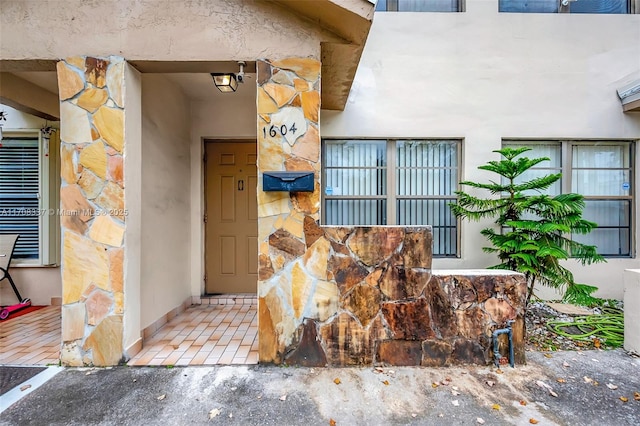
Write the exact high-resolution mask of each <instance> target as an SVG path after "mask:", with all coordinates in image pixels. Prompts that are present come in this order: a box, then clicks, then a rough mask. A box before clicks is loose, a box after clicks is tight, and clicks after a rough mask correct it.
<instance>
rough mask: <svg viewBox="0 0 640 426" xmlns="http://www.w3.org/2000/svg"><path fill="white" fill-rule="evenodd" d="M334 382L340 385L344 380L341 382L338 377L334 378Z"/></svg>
mask: <svg viewBox="0 0 640 426" xmlns="http://www.w3.org/2000/svg"><path fill="white" fill-rule="evenodd" d="M333 383H335V384H336V385H339V384H340V383H342V382H340V379H338V378H337V377H336V378H335V379H333Z"/></svg>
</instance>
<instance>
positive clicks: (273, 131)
mask: <svg viewBox="0 0 640 426" xmlns="http://www.w3.org/2000/svg"><path fill="white" fill-rule="evenodd" d="M297 130H298V129H297V128H296V123H293V124H292V125H291V127H289V128H287V125H286V124H283V125H282V126H279V127H278V126H276V125H275V124H272V125H271V127H269V129H267V126H265V127H263V128H262V133H263V134H264V137H265V138H266V137H267V135H269V136H271V137H272V138H275V137H276V136H277V135H278V134H281V135H282V136H284V135H286V134H287V132H291V133H293V134H294V135H295V134H296V131H297Z"/></svg>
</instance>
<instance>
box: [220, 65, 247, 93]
mask: <svg viewBox="0 0 640 426" xmlns="http://www.w3.org/2000/svg"><path fill="white" fill-rule="evenodd" d="M238 65H239V66H240V71H239V72H238V74H233V73H213V72H212V73H211V77H212V78H213V82H214V84H215V85H216V87H217V88H218V90H219V91H221V92H222V93H229V92H235V91H236V90H237V89H238V83H243V82H244V66H245V65H246V63H245V62H244V61H239V62H238Z"/></svg>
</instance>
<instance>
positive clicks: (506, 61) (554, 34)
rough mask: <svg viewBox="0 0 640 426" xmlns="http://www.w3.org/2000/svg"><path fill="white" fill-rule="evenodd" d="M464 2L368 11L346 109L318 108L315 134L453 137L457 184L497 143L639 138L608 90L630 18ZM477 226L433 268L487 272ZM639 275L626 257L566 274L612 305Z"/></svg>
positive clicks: (638, 48) (617, 78)
mask: <svg viewBox="0 0 640 426" xmlns="http://www.w3.org/2000/svg"><path fill="white" fill-rule="evenodd" d="M467 3H468V4H467V12H465V13H436V14H430V13H377V14H376V16H375V18H374V23H373V26H372V28H371V32H370V34H369V39H368V41H367V45H366V46H365V50H364V53H363V56H362V61H361V63H360V67H359V69H358V73H357V75H356V79H355V82H354V85H353V89H352V91H351V94H350V98H349V101H348V102H347V106H346V108H345V111H344V112H335V111H322V136H323V137H372V138H376V137H415V138H437V137H445V138H460V139H463V144H462V145H463V169H462V176H461V177H462V178H463V179H466V180H480V179H484V178H486V177H487V175H486V174H483V173H481V172H479V171H478V170H477V167H478V166H479V165H482V164H484V163H485V162H486V161H488V160H491V159H497V157H496V154H494V153H492V152H491V151H492V150H495V149H499V148H500V145H501V140H502V139H503V138H541V139H561V138H573V139H607V138H609V139H635V140H638V139H640V116H639V115H638V114H635V113H630V114H624V113H623V112H622V108H621V105H620V100H619V99H618V98H617V96H616V92H615V91H616V89H617V88H619V87H621V86H624V85H625V84H627V83H629V82H630V81H632V80H634V79H637V78H638V77H639V76H640V15H614V16H607V15H567V14H562V15H558V14H506V13H498V12H497V10H498V5H497V1H475V2H467ZM636 168H637V164H636ZM637 183H638V182H637V180H636V187H637ZM638 220H640V217H639V216H638V215H637V214H636V216H635V223H636V228H637V223H638ZM485 226H487V222H485V223H468V222H464V223H463V224H462V234H461V235H462V241H461V247H462V249H461V258H460V259H434V267H435V268H477V267H485V266H488V265H491V264H493V263H494V260H493V259H492V258H491V257H490V256H488V255H487V254H485V253H483V252H482V251H481V250H480V248H481V247H482V246H484V245H486V240H485V239H484V238H483V237H481V236H480V234H479V232H480V230H481V229H482V228H483V227H485ZM638 267H639V262H638V260H637V258H634V259H628V258H627V259H609V261H608V263H606V264H599V265H594V266H590V267H585V268H583V267H581V266H579V265H575V267H574V268H572V269H573V271H574V273H575V276H576V278H577V280H578V281H580V282H585V283H589V284H593V285H596V286H598V287H600V292H599V293H598V294H599V295H600V296H602V297H615V298H618V299H621V298H622V293H623V270H624V269H625V268H638ZM550 296H553V295H550Z"/></svg>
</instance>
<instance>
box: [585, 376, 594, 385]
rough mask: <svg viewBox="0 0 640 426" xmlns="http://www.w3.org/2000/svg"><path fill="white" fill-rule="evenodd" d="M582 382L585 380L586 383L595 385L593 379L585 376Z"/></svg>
mask: <svg viewBox="0 0 640 426" xmlns="http://www.w3.org/2000/svg"><path fill="white" fill-rule="evenodd" d="M582 380H584V382H585V383H593V379H592V378H591V377H587V376H584V377H583V378H582Z"/></svg>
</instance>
